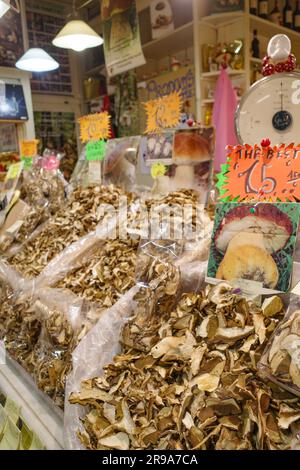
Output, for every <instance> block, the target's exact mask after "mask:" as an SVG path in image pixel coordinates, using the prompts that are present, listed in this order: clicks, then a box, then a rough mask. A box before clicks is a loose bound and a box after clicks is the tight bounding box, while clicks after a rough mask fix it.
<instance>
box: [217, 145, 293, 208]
mask: <svg viewBox="0 0 300 470" xmlns="http://www.w3.org/2000/svg"><path fill="white" fill-rule="evenodd" d="M228 150H229V155H228V163H227V165H224V168H223V170H224V171H223V175H222V176H221V178H220V177H219V181H221V193H222V198H229V199H236V200H238V201H241V200H245V201H249V200H253V199H258V198H259V199H260V200H266V201H276V200H281V201H292V202H293V201H295V200H300V145H299V146H294V145H293V144H291V145H289V146H285V145H281V146H279V147H267V148H261V147H259V146H255V147H250V146H249V145H245V146H236V147H231V146H229V147H228ZM219 187H220V186H219Z"/></svg>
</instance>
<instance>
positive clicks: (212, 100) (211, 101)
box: [201, 96, 241, 107]
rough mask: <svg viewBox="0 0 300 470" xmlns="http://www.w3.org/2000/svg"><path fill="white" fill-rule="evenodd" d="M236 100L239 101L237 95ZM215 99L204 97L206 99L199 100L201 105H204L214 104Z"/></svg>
mask: <svg viewBox="0 0 300 470" xmlns="http://www.w3.org/2000/svg"><path fill="white" fill-rule="evenodd" d="M237 101H241V97H240V96H238V97H237ZM214 102H215V100H214V99H213V98H212V99H206V100H201V106H202V107H203V106H206V105H208V104H214Z"/></svg>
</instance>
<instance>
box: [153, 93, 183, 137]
mask: <svg viewBox="0 0 300 470" xmlns="http://www.w3.org/2000/svg"><path fill="white" fill-rule="evenodd" d="M144 107H145V110H146V114H147V127H146V131H145V132H146V134H154V133H156V132H159V131H160V130H162V129H168V128H172V127H176V126H177V125H178V124H179V121H180V115H181V109H182V98H181V95H180V94H179V93H178V92H174V93H171V94H170V95H167V96H163V97H162V98H158V99H156V100H150V101H147V102H146V103H144Z"/></svg>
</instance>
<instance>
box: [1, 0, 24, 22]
mask: <svg viewBox="0 0 300 470" xmlns="http://www.w3.org/2000/svg"><path fill="white" fill-rule="evenodd" d="M10 8H11V9H12V10H14V11H16V12H17V13H20V5H19V0H14V3H12V1H11V0H0V18H2V16H4V15H5V13H7V12H8V10H9V9H10Z"/></svg>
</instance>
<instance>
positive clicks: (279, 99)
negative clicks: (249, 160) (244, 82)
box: [235, 72, 300, 146]
mask: <svg viewBox="0 0 300 470" xmlns="http://www.w3.org/2000/svg"><path fill="white" fill-rule="evenodd" d="M299 124H300V73H295V72H293V73H279V74H275V75H272V76H270V77H265V78H262V79H261V80H259V81H258V82H256V83H255V84H254V85H252V87H251V88H250V89H249V91H248V92H247V93H246V94H245V95H244V97H243V98H242V100H241V102H240V105H239V106H238V109H237V111H236V115H235V126H236V133H237V136H238V139H239V142H240V143H241V144H242V145H243V144H249V145H252V146H253V145H255V144H258V145H259V144H260V142H261V141H262V140H263V139H266V138H269V139H270V141H271V144H272V145H279V144H290V143H296V144H297V143H298V142H299V141H300V134H299Z"/></svg>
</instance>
